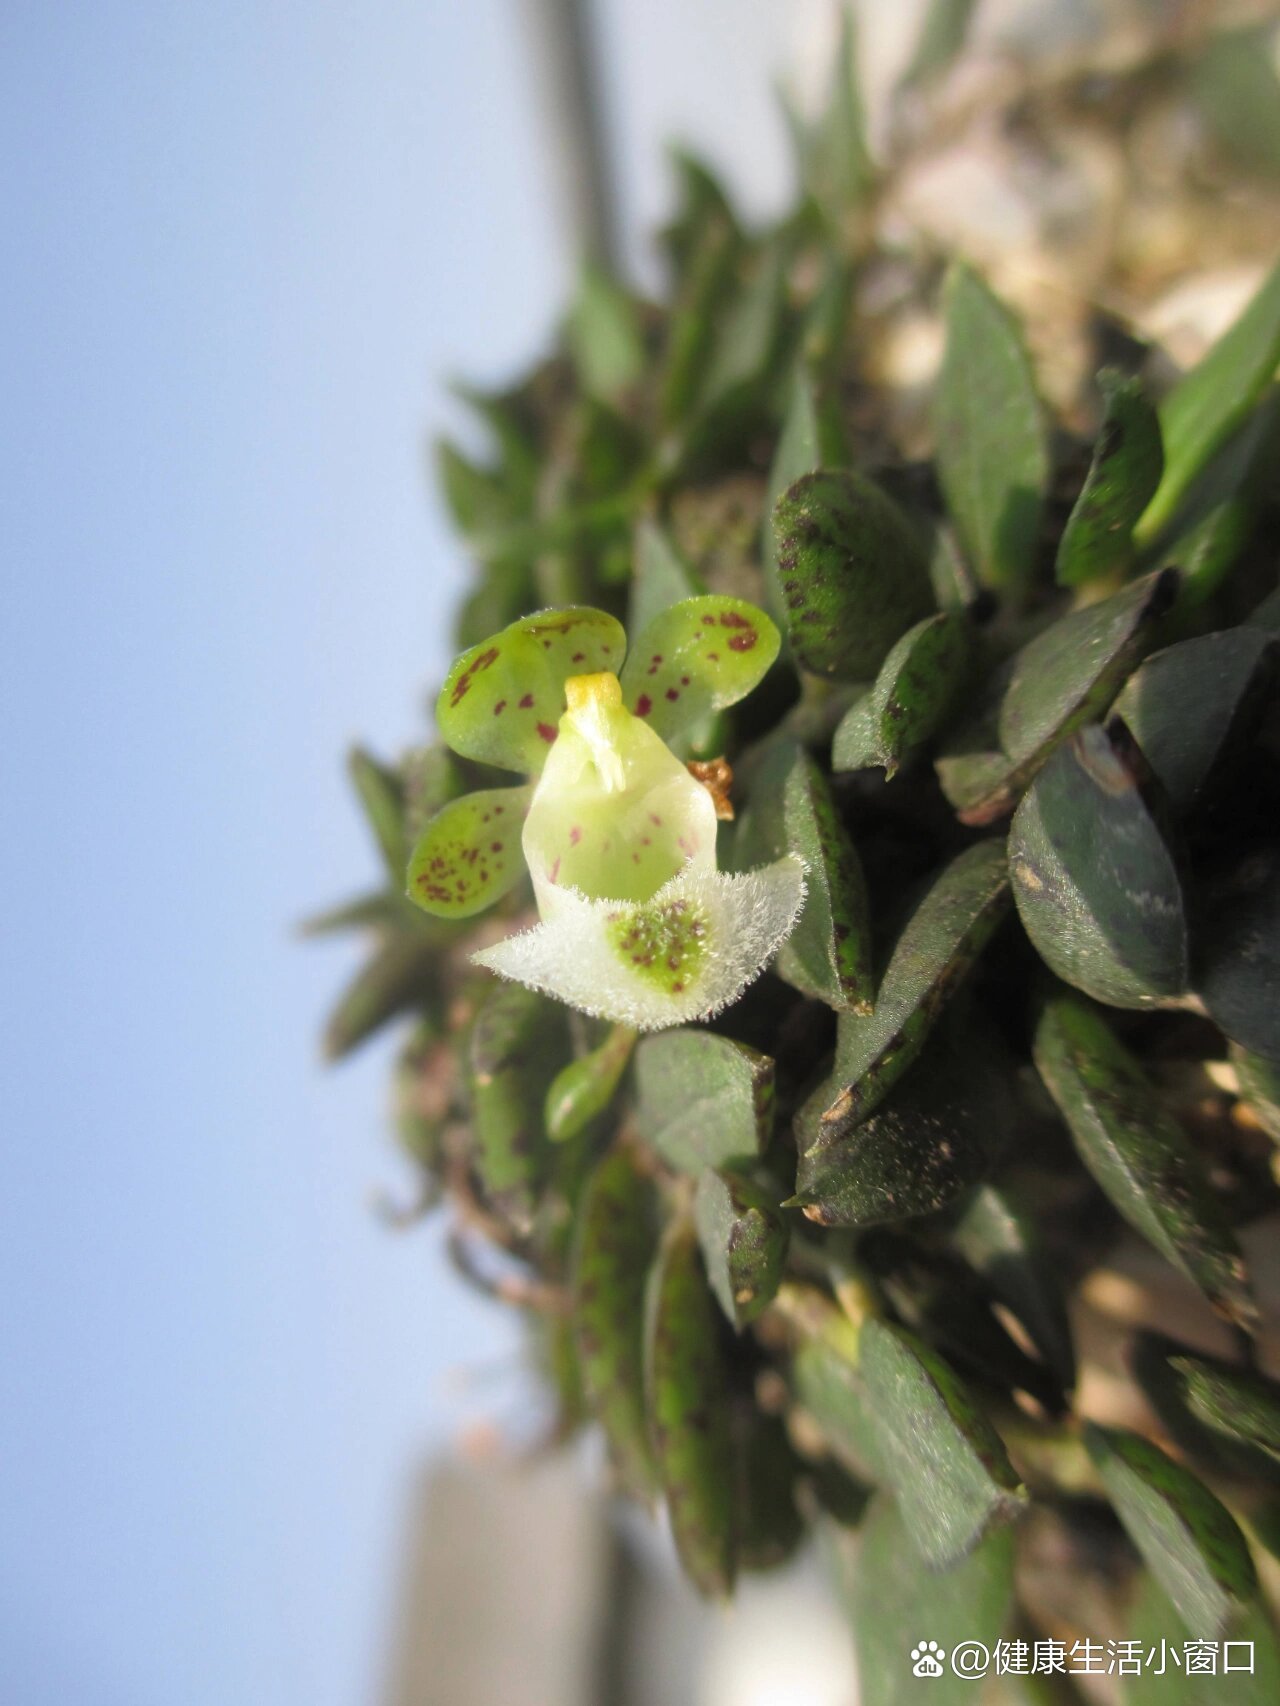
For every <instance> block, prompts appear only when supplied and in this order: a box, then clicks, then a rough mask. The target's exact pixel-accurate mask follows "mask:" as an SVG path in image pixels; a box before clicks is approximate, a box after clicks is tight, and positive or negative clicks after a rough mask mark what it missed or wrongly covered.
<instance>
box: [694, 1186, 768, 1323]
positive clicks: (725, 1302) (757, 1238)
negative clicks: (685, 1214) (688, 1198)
mask: <svg viewBox="0 0 1280 1706" xmlns="http://www.w3.org/2000/svg"><path fill="white" fill-rule="evenodd" d="M694 1215H695V1219H696V1222H697V1228H698V1242H699V1244H700V1245H701V1246H702V1259H703V1262H704V1263H705V1264H706V1270H707V1279H708V1282H709V1283H710V1286H711V1289H712V1291H713V1292H714V1293H715V1297H716V1302H717V1303H719V1305H720V1307H721V1309H723V1311H724V1313H725V1317H726V1319H727V1320H728V1321H730V1322H731V1323H732V1325H733V1326H734V1327H738V1328H741V1327H745V1326H746V1325H747V1323H748V1322H749V1321H754V1320H755V1318H756V1316H757V1315H759V1314H760V1312H761V1310H763V1309H764V1308H766V1306H767V1305H768V1304H769V1303H771V1302H772V1300H773V1297H774V1294H775V1293H776V1292H777V1289H778V1281H779V1280H780V1279H781V1277H782V1266H783V1263H784V1262H785V1261H786V1257H787V1245H788V1242H789V1240H790V1227H789V1226H788V1224H787V1222H786V1220H785V1218H784V1217H783V1215H782V1214H781V1212H780V1211H779V1208H778V1192H777V1191H776V1189H770V1188H769V1187H768V1186H767V1185H766V1184H764V1183H762V1182H761V1181H760V1180H759V1179H755V1178H753V1177H752V1176H751V1175H750V1174H749V1173H745V1172H743V1171H742V1170H741V1169H740V1168H731V1167H722V1168H720V1169H719V1170H718V1171H712V1169H711V1168H707V1170H706V1171H705V1172H704V1173H703V1175H702V1177H701V1179H700V1180H699V1181H698V1194H697V1197H696V1198H695V1201H694Z"/></svg>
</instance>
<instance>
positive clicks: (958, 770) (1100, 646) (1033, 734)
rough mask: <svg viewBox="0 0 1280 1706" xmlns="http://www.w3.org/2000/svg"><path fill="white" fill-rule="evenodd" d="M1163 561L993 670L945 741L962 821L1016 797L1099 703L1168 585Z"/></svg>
mask: <svg viewBox="0 0 1280 1706" xmlns="http://www.w3.org/2000/svg"><path fill="white" fill-rule="evenodd" d="M1177 585H1178V577H1177V575H1176V573H1175V572H1174V571H1173V570H1171V569H1166V570H1164V571H1162V572H1161V573H1159V574H1154V575H1148V576H1146V577H1145V578H1144V579H1143V580H1140V581H1135V582H1134V583H1133V585H1132V586H1128V587H1126V588H1125V589H1124V590H1123V591H1122V592H1118V593H1116V594H1114V596H1113V597H1111V598H1107V599H1103V600H1101V601H1100V602H1099V603H1097V604H1091V605H1088V606H1087V607H1086V608H1085V609H1083V610H1075V611H1072V612H1071V614H1070V615H1068V616H1063V617H1061V618H1059V620H1058V621H1056V622H1054V623H1053V624H1052V626H1051V627H1048V628H1046V629H1045V630H1044V632H1043V633H1041V634H1038V635H1037V636H1036V638H1035V639H1034V640H1031V641H1030V642H1029V643H1028V644H1027V645H1025V646H1023V647H1022V649H1021V650H1020V651H1018V652H1017V653H1015V655H1014V656H1013V657H1012V658H1011V659H1010V660H1009V662H1008V663H1007V664H1005V665H1004V667H1003V668H1002V669H1001V670H999V671H998V672H997V673H996V674H995V675H994V676H993V677H992V680H991V684H990V687H989V688H988V691H987V695H986V697H985V700H984V702H983V704H982V706H981V707H980V709H979V711H978V713H977V715H976V716H975V717H974V718H973V719H972V720H971V721H970V722H969V723H967V724H965V725H963V726H962V727H961V728H960V729H959V730H957V733H956V735H955V737H954V738H953V739H952V740H950V741H949V742H948V743H947V744H946V746H944V748H943V751H942V755H941V756H940V757H939V759H938V762H937V770H938V779H939V780H940V781H941V783H942V788H943V792H944V793H945V794H946V796H947V798H948V799H949V800H950V801H951V803H952V805H953V806H954V807H955V808H956V810H957V812H958V813H959V815H960V818H961V820H962V821H963V822H965V823H974V824H984V823H991V822H992V821H994V820H995V819H996V818H998V817H1001V816H1002V815H1003V814H1004V813H1005V812H1007V811H1008V810H1009V809H1010V807H1011V806H1012V805H1013V804H1014V803H1015V801H1016V800H1017V798H1018V795H1019V794H1020V793H1021V792H1022V790H1023V789H1024V788H1025V787H1026V785H1027V783H1028V782H1029V781H1030V780H1031V778H1032V776H1034V775H1035V773H1036V771H1037V770H1038V769H1039V768H1040V766H1041V765H1042V764H1043V763H1044V761H1045V760H1046V759H1047V758H1048V756H1049V754H1050V753H1051V752H1052V751H1053V750H1054V748H1055V747H1056V746H1057V745H1058V743H1059V742H1060V741H1062V740H1065V739H1066V737H1067V735H1069V734H1070V733H1071V732H1072V730H1073V729H1077V728H1079V727H1080V725H1081V724H1082V723H1088V722H1093V721H1094V720H1095V719H1097V718H1098V717H1100V716H1102V714H1103V713H1104V712H1105V711H1106V709H1107V707H1108V705H1110V703H1111V701H1112V700H1113V699H1114V698H1115V696H1116V694H1117V692H1118V691H1119V690H1120V687H1121V684H1122V683H1123V681H1124V679H1125V677H1126V676H1127V675H1128V674H1129V673H1130V671H1131V670H1132V669H1133V667H1134V665H1135V664H1136V663H1137V662H1138V660H1139V658H1140V657H1141V656H1142V654H1143V653H1144V652H1145V651H1146V649H1147V647H1148V646H1149V645H1150V643H1151V637H1152V633H1153V630H1154V628H1155V624H1156V623H1157V621H1158V620H1159V618H1160V617H1161V616H1163V615H1164V613H1165V612H1166V611H1167V610H1168V608H1169V605H1170V604H1171V602H1172V600H1173V597H1174V594H1175V593H1176V591H1177Z"/></svg>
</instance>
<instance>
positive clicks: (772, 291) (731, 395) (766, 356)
mask: <svg viewBox="0 0 1280 1706" xmlns="http://www.w3.org/2000/svg"><path fill="white" fill-rule="evenodd" d="M792 259H793V244H792V241H791V238H790V235H789V233H787V232H786V231H785V230H784V231H783V232H782V233H781V234H780V235H779V236H777V237H775V238H773V239H768V240H766V241H765V243H764V245H763V247H762V249H761V252H760V253H759V254H758V255H757V256H756V257H755V260H754V264H753V265H752V267H751V269H750V272H749V274H748V276H747V277H746V279H745V280H744V281H743V283H742V285H741V288H740V289H739V292H738V295H737V297H736V298H735V299H734V301H733V302H732V304H731V305H730V307H729V309H728V311H727V312H726V313H725V314H724V315H723V316H722V317H721V319H720V321H719V323H718V324H717V325H716V327H715V328H714V336H713V341H712V345H711V351H710V355H709V358H708V362H707V373H706V378H705V380H704V382H703V385H702V391H701V395H700V397H699V400H698V401H699V408H700V410H702V411H704V412H710V411H714V410H717V409H718V408H720V407H722V406H723V405H726V404H727V405H730V406H733V405H736V404H738V403H740V402H741V401H742V400H743V399H744V397H746V396H749V395H750V393H751V391H752V388H753V387H755V386H757V385H759V384H760V383H761V382H762V381H763V380H765V379H766V378H767V376H768V374H769V372H770V370H771V369H772V368H773V366H774V364H775V362H776V359H777V356H778V351H779V349H780V347H781V343H782V338H783V335H784V330H785V318H786V310H787V288H788V273H789V270H790V267H791V263H792Z"/></svg>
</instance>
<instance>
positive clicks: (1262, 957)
mask: <svg viewBox="0 0 1280 1706" xmlns="http://www.w3.org/2000/svg"><path fill="white" fill-rule="evenodd" d="M1194 945H1195V950H1196V951H1195V956H1194V957H1195V960H1196V962H1197V966H1198V969H1197V971H1196V975H1195V977H1194V978H1193V980H1192V981H1193V982H1194V984H1195V990H1196V994H1197V995H1198V996H1199V997H1200V999H1201V1001H1203V1002H1204V1005H1205V1008H1206V1010H1207V1011H1208V1014H1209V1016H1210V1018H1211V1019H1212V1020H1213V1022H1214V1023H1215V1024H1216V1025H1218V1026H1220V1027H1221V1028H1222V1030H1224V1031H1225V1032H1226V1034H1227V1036H1228V1037H1230V1039H1231V1040H1232V1042H1235V1043H1239V1044H1240V1046H1241V1047H1242V1048H1245V1049H1249V1050H1250V1051H1251V1052H1253V1053H1255V1054H1260V1055H1262V1056H1263V1057H1264V1058H1265V1059H1267V1060H1271V1061H1274V1062H1277V1063H1280V1001H1278V1000H1277V999H1276V991H1277V990H1280V850H1278V849H1276V848H1275V847H1267V848H1262V849H1259V850H1258V851H1256V852H1252V853H1248V854H1245V855H1244V856H1243V857H1242V858H1241V860H1240V862H1239V863H1238V864H1237V866H1236V867H1235V869H1234V870H1233V871H1232V872H1231V873H1230V875H1229V877H1228V878H1227V879H1226V880H1224V881H1221V882H1219V883H1218V884H1216V885H1215V886H1214V889H1213V892H1212V894H1211V895H1210V896H1209V897H1208V899H1207V900H1206V903H1205V905H1204V908H1203V913H1202V916H1201V918H1200V920H1199V923H1198V925H1197V930H1196V942H1195V944H1194Z"/></svg>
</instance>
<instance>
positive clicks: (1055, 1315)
mask: <svg viewBox="0 0 1280 1706" xmlns="http://www.w3.org/2000/svg"><path fill="white" fill-rule="evenodd" d="M951 1242H952V1244H953V1245H954V1246H955V1248H956V1249H957V1250H958V1251H959V1252H960V1254H961V1255H962V1256H963V1257H964V1259H965V1261H966V1262H968V1264H969V1266H970V1267H971V1268H973V1270H974V1271H975V1272H976V1273H978V1274H980V1275H981V1276H982V1278H983V1279H984V1280H985V1281H986V1283H987V1284H988V1285H989V1286H990V1288H991V1290H992V1291H993V1292H994V1293H995V1294H996V1296H997V1297H998V1298H999V1299H1000V1301H1001V1303H1003V1304H1004V1306H1005V1308H1006V1309H1008V1310H1010V1311H1011V1312H1012V1313H1013V1314H1014V1315H1016V1316H1017V1318H1018V1320H1019V1321H1020V1322H1021V1323H1022V1326H1023V1328H1024V1329H1025V1330H1026V1332H1027V1333H1028V1335H1029V1336H1030V1338H1031V1340H1032V1342H1033V1343H1034V1344H1035V1347H1036V1349H1037V1350H1038V1351H1039V1352H1040V1355H1041V1356H1042V1357H1043V1358H1044V1360H1045V1362H1046V1363H1047V1364H1048V1365H1049V1367H1050V1368H1051V1369H1052V1370H1053V1372H1054V1374H1055V1375H1056V1376H1057V1378H1058V1381H1059V1382H1060V1384H1061V1386H1062V1388H1063V1390H1064V1391H1066V1392H1069V1391H1070V1390H1071V1388H1072V1387H1073V1386H1074V1385H1075V1383H1076V1358H1075V1348H1074V1346H1073V1345H1072V1342H1071V1324H1070V1321H1069V1320H1068V1318H1067V1306H1066V1301H1065V1297H1064V1293H1063V1275H1062V1271H1061V1267H1060V1265H1059V1263H1058V1262H1057V1260H1056V1259H1055V1258H1054V1257H1053V1256H1052V1255H1051V1254H1050V1252H1049V1251H1048V1249H1047V1248H1046V1246H1045V1242H1044V1238H1043V1236H1042V1234H1041V1231H1040V1227H1039V1225H1038V1224H1037V1222H1036V1219H1035V1217H1034V1215H1033V1214H1032V1213H1031V1212H1030V1210H1029V1208H1028V1207H1027V1205H1026V1204H1025V1203H1023V1202H1022V1201H1021V1200H1020V1199H1019V1197H1018V1196H1017V1194H1016V1193H1015V1192H1014V1190H1013V1189H1012V1188H1011V1187H1010V1186H1008V1185H1004V1184H987V1185H982V1186H980V1187H979V1189H978V1190H976V1191H975V1192H974V1193H973V1195H972V1196H971V1197H970V1198H969V1200H968V1202H967V1203H966V1204H965V1205H964V1209H963V1212H962V1213H961V1215H960V1218H959V1219H958V1220H957V1222H956V1224H955V1226H954V1227H953V1229H952V1232H951Z"/></svg>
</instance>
